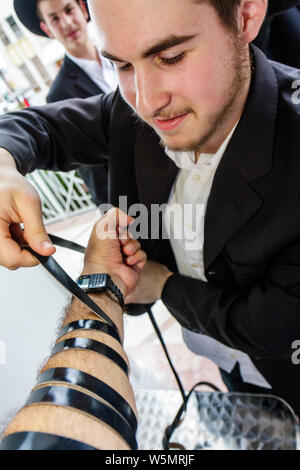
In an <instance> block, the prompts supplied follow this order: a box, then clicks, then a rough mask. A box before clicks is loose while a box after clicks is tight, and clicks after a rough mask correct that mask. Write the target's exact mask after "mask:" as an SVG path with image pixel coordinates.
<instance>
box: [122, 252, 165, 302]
mask: <svg viewBox="0 0 300 470" xmlns="http://www.w3.org/2000/svg"><path fill="white" fill-rule="evenodd" d="M172 274H173V273H172V272H171V271H169V269H168V268H167V267H166V266H164V265H163V264H160V263H157V262H156V261H147V263H146V264H145V267H144V269H143V271H142V273H141V276H140V279H139V282H138V283H137V285H136V288H135V289H134V291H132V292H131V293H130V294H128V295H127V296H126V298H125V303H126V304H131V303H132V304H151V303H153V302H156V300H159V299H161V294H162V291H163V288H164V285H165V283H166V282H167V279H168V278H169V277H170V276H172Z"/></svg>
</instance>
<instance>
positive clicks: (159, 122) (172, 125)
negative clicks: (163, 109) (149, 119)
mask: <svg viewBox="0 0 300 470" xmlns="http://www.w3.org/2000/svg"><path fill="white" fill-rule="evenodd" d="M187 115H188V113H185V114H181V115H180V116H176V117H174V118H172V119H153V122H154V124H155V125H156V126H157V127H158V128H159V129H160V130H161V131H172V130H174V129H176V128H177V127H178V126H179V124H181V123H182V121H183V120H184V119H185V118H186V116H187Z"/></svg>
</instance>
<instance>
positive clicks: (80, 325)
mask: <svg viewBox="0 0 300 470" xmlns="http://www.w3.org/2000/svg"><path fill="white" fill-rule="evenodd" d="M75 330H97V331H102V333H105V334H107V335H110V336H112V337H113V338H115V339H116V340H117V341H118V342H119V343H120V344H121V345H122V341H121V338H120V336H119V334H118V332H117V331H116V330H115V329H114V328H112V327H111V326H110V325H108V324H107V323H104V322H102V321H100V320H77V321H73V322H72V323H69V324H68V325H66V326H65V327H64V328H62V329H61V330H60V332H59V338H60V337H61V336H64V335H66V334H67V333H70V332H71V331H75Z"/></svg>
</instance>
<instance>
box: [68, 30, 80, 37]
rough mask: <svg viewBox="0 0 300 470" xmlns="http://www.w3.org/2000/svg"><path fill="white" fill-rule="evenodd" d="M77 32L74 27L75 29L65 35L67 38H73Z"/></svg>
mask: <svg viewBox="0 0 300 470" xmlns="http://www.w3.org/2000/svg"><path fill="white" fill-rule="evenodd" d="M77 33H78V30H77V29H76V30H75V31H72V32H71V33H69V34H68V35H67V37H68V38H74V37H75V36H76V35H77Z"/></svg>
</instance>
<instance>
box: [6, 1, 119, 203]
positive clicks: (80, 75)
mask: <svg viewBox="0 0 300 470" xmlns="http://www.w3.org/2000/svg"><path fill="white" fill-rule="evenodd" d="M14 8H15V11H16V14H17V16H18V18H19V19H20V21H21V22H22V23H23V24H24V26H26V28H28V29H29V30H30V31H31V32H32V33H35V34H38V35H39V36H44V37H45V36H46V37H49V38H53V39H56V40H57V41H59V42H60V44H62V45H63V46H64V48H65V51H66V54H65V57H64V60H63V64H62V66H61V68H60V71H59V73H58V75H57V77H56V78H55V80H54V82H53V84H52V85H51V88H50V90H49V93H48V96H47V103H54V102H55V101H61V100H65V99H69V98H88V97H89V96H94V95H98V94H101V93H110V92H112V91H114V90H115V89H116V87H117V81H116V77H115V71H114V67H113V65H112V64H111V62H110V61H108V60H107V59H105V58H103V57H100V55H99V53H98V50H97V47H96V46H95V44H94V43H93V41H92V39H91V38H90V36H89V31H88V21H89V13H88V10H87V6H86V3H85V1H83V0H31V1H28V0H14ZM79 174H80V176H81V177H82V179H83V180H84V182H85V184H86V185H87V187H88V189H89V191H90V193H91V196H92V200H93V202H94V203H95V204H96V205H100V204H103V203H106V202H107V180H108V167H107V165H106V164H103V165H101V166H98V167H97V168H92V167H85V168H81V169H80V170H79Z"/></svg>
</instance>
